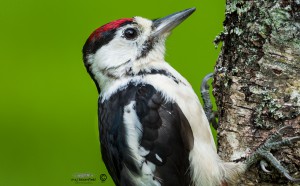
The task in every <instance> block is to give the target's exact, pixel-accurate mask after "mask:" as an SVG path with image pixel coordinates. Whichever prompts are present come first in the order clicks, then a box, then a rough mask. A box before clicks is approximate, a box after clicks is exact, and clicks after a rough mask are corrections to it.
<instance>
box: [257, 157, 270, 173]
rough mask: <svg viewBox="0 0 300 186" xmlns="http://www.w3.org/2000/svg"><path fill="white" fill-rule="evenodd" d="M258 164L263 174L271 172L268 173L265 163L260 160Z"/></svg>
mask: <svg viewBox="0 0 300 186" xmlns="http://www.w3.org/2000/svg"><path fill="white" fill-rule="evenodd" d="M259 164H260V167H261V169H262V170H263V171H264V172H266V173H270V172H271V171H269V170H268V169H266V167H267V166H268V164H267V162H266V161H264V160H261V161H260V163H259Z"/></svg>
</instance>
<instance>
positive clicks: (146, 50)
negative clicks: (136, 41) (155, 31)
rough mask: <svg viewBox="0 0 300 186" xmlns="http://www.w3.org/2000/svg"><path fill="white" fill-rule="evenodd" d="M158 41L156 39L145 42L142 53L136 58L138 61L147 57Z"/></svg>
mask: <svg viewBox="0 0 300 186" xmlns="http://www.w3.org/2000/svg"><path fill="white" fill-rule="evenodd" d="M156 42H157V41H156V40H155V39H154V38H149V39H148V40H147V41H145V42H144V43H143V45H142V51H141V53H140V54H139V55H138V57H137V58H136V59H137V60H139V59H141V58H144V57H146V56H147V55H148V54H149V52H150V51H151V50H152V49H153V47H154V45H155V44H156Z"/></svg>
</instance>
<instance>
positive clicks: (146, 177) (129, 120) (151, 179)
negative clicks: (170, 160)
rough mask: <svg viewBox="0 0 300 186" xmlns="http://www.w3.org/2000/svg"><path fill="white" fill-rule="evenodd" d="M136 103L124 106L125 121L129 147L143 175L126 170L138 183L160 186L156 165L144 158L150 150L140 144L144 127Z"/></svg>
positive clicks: (146, 185) (132, 102)
mask: <svg viewBox="0 0 300 186" xmlns="http://www.w3.org/2000/svg"><path fill="white" fill-rule="evenodd" d="M135 104H136V103H135V101H131V102H130V103H129V104H128V105H126V106H125V107H124V115H123V121H124V126H125V128H126V138H127V143H128V147H129V148H130V151H131V155H132V157H133V158H134V160H135V161H136V163H137V165H138V166H139V167H140V168H141V173H142V175H141V176H140V177H136V175H132V174H131V173H130V171H129V170H128V169H126V171H128V172H127V175H128V176H131V177H132V179H131V180H133V181H134V182H135V183H136V185H141V186H143V185H145V186H160V185H161V184H160V183H159V181H157V178H155V176H154V174H153V173H154V171H155V165H154V164H153V163H151V162H150V161H146V160H145V158H144V157H145V156H146V155H147V154H149V152H150V151H149V150H146V149H145V148H143V147H142V146H140V144H139V142H140V139H141V137H142V133H143V128H142V124H141V122H140V121H139V118H138V116H137V114H136V111H135ZM158 157H159V156H158ZM159 158H160V157H159ZM160 159H161V158H160Z"/></svg>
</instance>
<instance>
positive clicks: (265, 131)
mask: <svg viewBox="0 0 300 186" xmlns="http://www.w3.org/2000/svg"><path fill="white" fill-rule="evenodd" d="M220 41H223V46H222V50H221V53H220V56H219V59H218V61H217V64H216V66H215V75H214V82H213V87H214V96H215V98H216V103H217V107H218V115H219V128H218V151H219V155H220V156H221V158H222V159H223V160H227V161H236V160H240V159H241V158H244V157H246V156H247V155H249V154H251V153H252V152H254V151H255V149H256V148H257V147H259V146H260V145H261V144H262V143H263V142H264V141H265V140H266V139H267V138H268V136H270V135H271V134H272V133H274V132H275V131H276V130H277V129H279V128H280V127H281V126H285V125H291V126H293V128H294V129H295V130H293V131H292V134H290V136H291V135H294V136H296V135H300V0H266V1H263V0H227V2H226V18H225V21H224V31H223V32H222V33H221V34H220V35H219V36H218V37H217V38H216V43H218V42H220ZM273 154H274V156H275V157H276V158H277V159H278V160H279V161H280V162H281V164H282V165H283V166H284V167H285V168H286V169H287V170H288V171H289V173H290V175H292V176H293V177H295V178H299V177H300V176H299V175H300V144H299V142H298V143H296V144H295V145H294V146H292V147H290V148H289V147H286V148H282V149H279V150H278V151H274V152H273ZM268 169H271V170H273V172H272V173H270V174H267V173H265V172H263V171H262V170H261V169H260V168H259V166H258V165H254V166H252V167H251V168H250V170H248V171H247V172H246V174H245V175H244V176H242V178H241V180H240V184H239V185H292V183H289V182H288V181H287V179H286V178H285V177H283V176H282V175H281V174H279V173H278V172H277V171H276V170H275V169H274V168H272V167H270V166H269V167H268Z"/></svg>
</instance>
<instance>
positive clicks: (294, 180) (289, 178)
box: [283, 172, 300, 182]
mask: <svg viewBox="0 0 300 186" xmlns="http://www.w3.org/2000/svg"><path fill="white" fill-rule="evenodd" d="M283 175H284V176H285V177H286V178H287V179H288V180H290V181H292V182H300V178H298V179H297V178H293V177H292V176H290V175H289V174H288V173H287V172H285V173H283Z"/></svg>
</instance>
